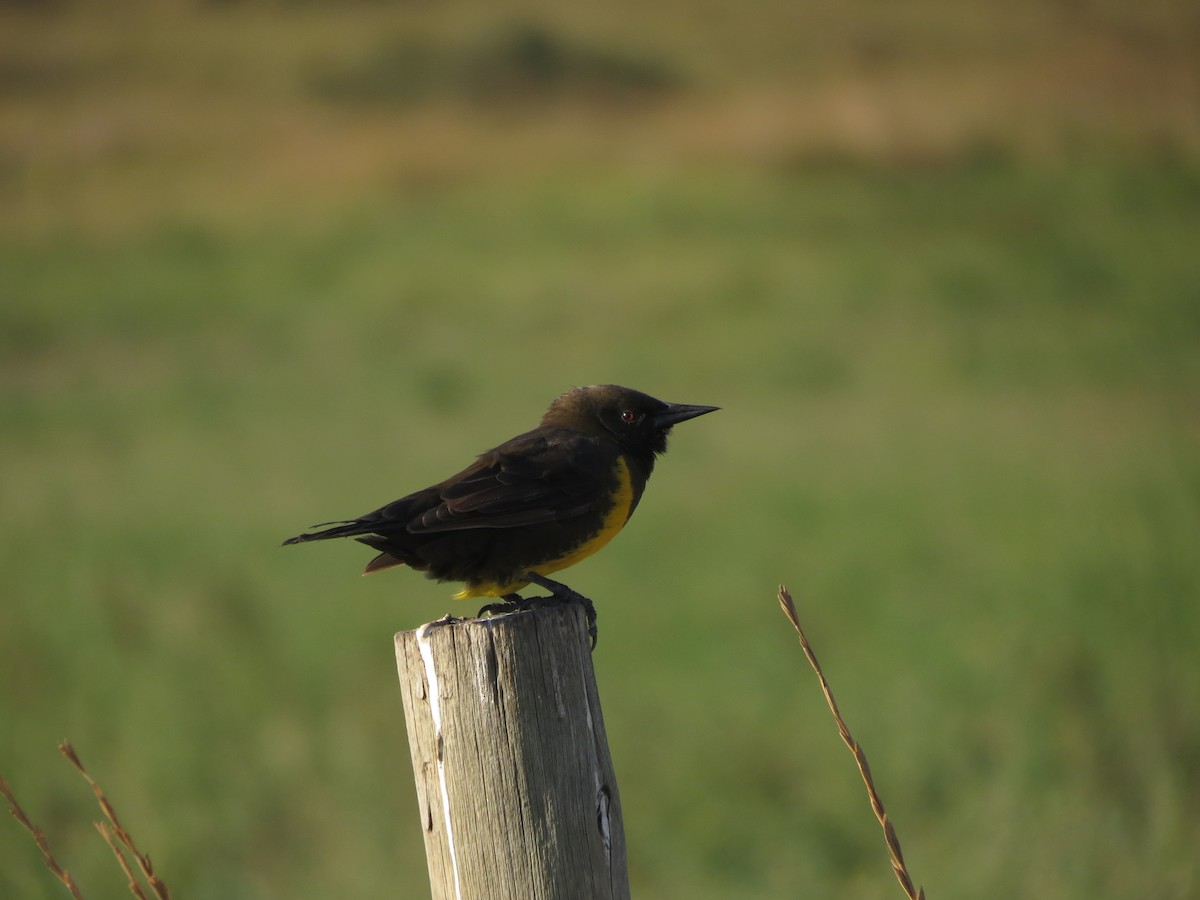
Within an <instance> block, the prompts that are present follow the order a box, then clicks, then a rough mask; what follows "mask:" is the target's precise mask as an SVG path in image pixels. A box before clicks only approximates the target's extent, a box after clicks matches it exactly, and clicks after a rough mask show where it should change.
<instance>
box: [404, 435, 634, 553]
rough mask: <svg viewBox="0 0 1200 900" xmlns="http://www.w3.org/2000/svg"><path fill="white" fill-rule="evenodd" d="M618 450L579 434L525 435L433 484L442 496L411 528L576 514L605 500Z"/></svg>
mask: <svg viewBox="0 0 1200 900" xmlns="http://www.w3.org/2000/svg"><path fill="white" fill-rule="evenodd" d="M614 454H615V451H613V453H611V454H606V453H605V452H604V448H603V447H601V446H598V445H597V444H596V443H595V442H593V441H591V440H588V439H587V438H583V437H580V436H577V435H566V436H564V435H560V434H554V433H552V434H550V435H546V434H544V433H536V432H535V433H531V434H528V435H522V436H521V437H518V438H514V439H513V440H511V441H508V442H507V443H505V444H501V445H500V446H499V447H497V448H496V449H495V450H491V451H488V452H487V453H485V454H483V455H482V456H480V457H479V459H478V460H476V461H475V463H474V464H473V465H472V466H470V467H469V468H467V469H465V470H464V471H462V472H460V473H459V474H458V475H455V476H454V477H453V478H449V479H447V480H446V481H444V482H442V483H441V484H440V485H437V486H436V487H435V488H433V489H431V490H435V491H437V492H438V494H439V496H440V498H441V502H440V503H438V504H437V505H435V506H432V507H429V508H426V509H424V510H423V511H421V512H420V514H419V515H416V516H415V517H414V518H412V519H410V520H409V521H408V523H407V527H406V530H407V531H409V532H410V533H413V534H430V533H435V532H440V531H457V530H461V529H468V528H516V527H520V526H522V525H538V524H543V523H546V522H562V521H566V520H569V519H574V518H576V517H577V516H581V515H584V514H585V513H588V512H590V511H591V510H593V509H596V508H597V507H598V506H601V505H603V502H604V500H605V490H604V488H605V486H606V484H607V483H608V482H609V480H610V479H611V474H610V473H611V472H612V468H613V464H614V463H615V461H616V460H615V455H614ZM610 455H611V456H613V458H611V459H610V458H609V456H610Z"/></svg>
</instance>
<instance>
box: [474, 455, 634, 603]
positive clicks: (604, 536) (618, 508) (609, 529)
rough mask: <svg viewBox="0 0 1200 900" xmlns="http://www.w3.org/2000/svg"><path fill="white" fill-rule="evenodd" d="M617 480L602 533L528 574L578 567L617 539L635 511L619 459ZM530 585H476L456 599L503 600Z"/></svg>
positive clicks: (630, 487) (519, 582)
mask: <svg viewBox="0 0 1200 900" xmlns="http://www.w3.org/2000/svg"><path fill="white" fill-rule="evenodd" d="M616 476H617V490H616V494H615V496H614V497H613V505H612V509H610V510H609V511H608V513H607V514H606V515H605V516H604V522H603V523H602V524H601V525H600V530H599V531H597V532H596V533H595V534H594V535H592V536H591V537H589V538H587V539H586V540H585V541H583V543H581V544H579V545H578V546H577V547H574V548H572V549H571V550H570V551H568V552H567V554H566V555H565V556H560V557H559V558H558V559H551V560H547V561H546V562H541V563H537V564H536V565H532V566H530V567H529V571H531V572H536V573H537V574H538V575H549V574H550V573H551V572H558V571H560V570H562V569H565V568H567V567H568V566H573V565H575V563H577V562H579V561H581V560H584V559H587V558H588V557H589V556H591V555H592V554H593V553H595V552H596V551H597V550H599V549H600V548H601V547H603V546H605V545H606V544H607V543H608V542H609V541H611V540H612V539H613V538H614V537H616V536H617V532H619V531H620V530H621V529H622V528H624V527H625V523H626V522H627V521H629V514H630V512H631V511H632V508H633V483H632V481H631V479H630V477H629V467H628V466H626V465H625V460H623V459H621V458H620V457H618V458H617V467H616ZM528 584H529V582H528V581H525V580H524V579H518V580H516V581H509V582H507V583H505V584H500V583H499V582H495V581H490V582H488V581H485V582H476V583H474V584H468V585H466V586H465V587H464V588H463V589H462V590H461V591H459V592H458V593H457V594H455V595H454V599H455V600H469V599H470V598H471V597H503V596H504V595H505V594H512V593H514V592H516V591H519V590H521V588H523V587H526V586H527V585H528Z"/></svg>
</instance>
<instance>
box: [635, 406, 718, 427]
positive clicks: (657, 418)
mask: <svg viewBox="0 0 1200 900" xmlns="http://www.w3.org/2000/svg"><path fill="white" fill-rule="evenodd" d="M720 408H721V407H719V406H690V405H688V404H687V403H668V404H667V408H666V409H664V410H662V412H656V413H655V414H654V415H653V416H652V417H651V418H652V419H653V421H654V427H655V428H657V429H659V430H666V429H667V428H670V427H671V426H672V425H676V424H678V423H680V422H686V421H687V420H688V419H694V418H696V416H702V415H704V414H705V413H710V412H715V411H716V410H718V409H720Z"/></svg>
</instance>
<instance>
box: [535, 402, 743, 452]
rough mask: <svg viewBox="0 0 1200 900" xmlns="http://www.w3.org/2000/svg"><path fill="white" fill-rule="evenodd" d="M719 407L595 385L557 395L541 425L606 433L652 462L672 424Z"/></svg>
mask: <svg viewBox="0 0 1200 900" xmlns="http://www.w3.org/2000/svg"><path fill="white" fill-rule="evenodd" d="M719 408H720V407H717V406H694V405H691V404H687V403H665V402H663V401H662V400H656V399H655V398H654V397H651V396H650V395H649V394H643V393H642V392H641V391H635V390H632V389H631V388H627V387H621V386H620V385H617V384H593V385H590V386H588V387H578V388H574V389H572V390H569V391H567V392H566V393H565V394H563V395H562V396H560V397H558V399H556V400H555V401H554V402H553V403H552V404H550V409H548V410H547V411H546V415H545V416H544V417H543V418H542V424H543V425H556V426H560V427H568V428H577V429H580V430H585V431H593V432H597V433H602V434H607V435H609V436H611V437H612V438H613V439H614V440H615V441H616V442H617V443H618V444H620V445H621V447H622V449H624V450H626V451H628V452H630V453H633V454H636V455H638V456H642V457H644V458H646V460H647V462H652V461H653V459H654V456H655V455H656V454H659V453H663V452H664V451H666V449H667V435H668V434H669V433H670V431H671V427H672V426H674V425H677V424H678V423H680V422H685V421H687V420H688V419H694V418H696V416H702V415H704V414H705V413H710V412H713V411H714V410H716V409H719Z"/></svg>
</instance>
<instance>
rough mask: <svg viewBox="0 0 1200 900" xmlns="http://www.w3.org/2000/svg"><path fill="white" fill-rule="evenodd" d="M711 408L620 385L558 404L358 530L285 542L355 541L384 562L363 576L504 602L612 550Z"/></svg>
mask: <svg viewBox="0 0 1200 900" xmlns="http://www.w3.org/2000/svg"><path fill="white" fill-rule="evenodd" d="M715 409H717V407H715V406H690V405H686V404H677V403H664V402H663V401H661V400H656V399H654V398H653V397H650V396H648V395H646V394H643V393H640V392H638V391H634V390H630V389H629V388H624V387H620V386H618V385H612V384H606V385H593V386H591V387H581V388H575V389H573V390H570V391H567V392H566V393H565V394H563V395H562V396H560V397H558V398H557V399H556V400H555V401H554V402H553V403H552V404H551V405H550V408H549V409H548V410H547V411H546V414H545V415H544V416H543V417H542V421H541V424H539V425H538V426H537V427H536V428H534V429H533V430H532V431H528V432H525V433H524V434H521V435H518V436H517V437H514V438H512V439H511V440H508V441H505V442H504V443H503V444H501V445H500V446H498V447H496V448H494V449H492V450H488V451H487V452H486V453H483V454H481V455H480V456H479V458H478V459H476V460H475V462H474V463H472V464H471V465H470V466H468V467H467V468H466V469H464V470H463V471H461V472H459V473H458V474H456V475H452V476H451V477H450V478H447V479H446V480H445V481H442V482H440V483H439V484H435V485H433V486H432V487H427V488H425V489H424V490H420V491H417V492H415V493H412V494H409V495H408V496H406V497H402V498H400V499H399V500H394V501H393V502H391V503H389V504H387V505H386V506H382V507H380V508H379V509H377V510H375V511H373V512H369V513H367V514H366V515H364V516H360V517H359V518H357V519H352V520H349V521H344V522H332V523H326V524H327V525H331V526H332V527H329V528H324V529H323V530H321V531H316V532H310V533H308V534H301V535H297V536H296V537H294V538H289V539H288V540H286V541H284V543H285V544H297V543H302V542H305V541H314V540H325V539H328V538H337V537H354V538H356V539H357V540H359V541H361V542H362V543H364V544H366V545H368V546H369V547H372V548H374V549H375V550H377V551H379V555H378V556H376V557H375V558H374V559H373V560H371V562H370V563H369V564H368V565H367V568H366V572H368V573H369V572H374V571H377V570H379V569H385V568H389V567H391V566H397V565H407V566H409V567H410V568H413V569H416V570H418V571H422V572H426V573H427V574H428V575H429V577H431V578H436V579H437V580H439V581H462V582H464V583H465V586H464V588H463V589H462V590H461V591H460V592H459V593H458V594H456V595H455V596H456V597H458V598H467V597H500V596H508V595H511V594H513V593H515V592H516V591H518V590H520V589H521V588H523V587H525V586H526V585H527V584H528V583H529V580H530V579H529V577H528V575H529V573H531V572H532V573H535V574H536V575H539V576H544V575H547V574H549V573H551V572H556V571H559V570H561V569H564V568H566V567H567V566H570V565H574V564H575V563H576V562H579V561H580V560H581V559H583V558H585V557H587V556H590V555H591V554H592V553H594V552H596V551H597V550H599V549H600V548H601V547H603V546H604V545H605V544H607V543H608V541H609V540H611V539H612V538H613V537H614V536H615V535H616V534H617V532H619V531H620V530H621V528H622V527H623V526H624V525H625V522H626V521H628V519H629V517H630V516H631V515H632V514H633V511H634V509H635V508H636V507H637V504H638V501H639V500H641V497H642V492H643V491H644V490H645V487H646V481H647V479H649V477H650V473H651V471H653V469H654V461H655V457H656V456H657V455H659V454H661V453H663V452H664V451H665V450H666V449H667V435H668V433H669V432H670V430H671V427H672V426H673V425H675V424H678V423H679V422H683V421H685V420H687V419H691V418H695V417H696V416H701V415H704V414H705V413H709V412H712V411H713V410H715Z"/></svg>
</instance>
